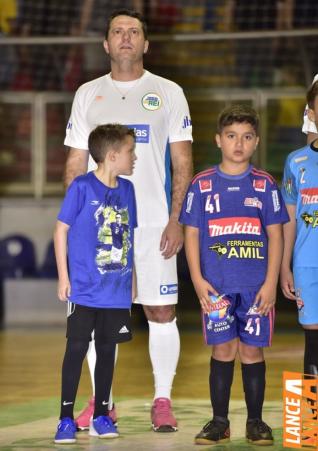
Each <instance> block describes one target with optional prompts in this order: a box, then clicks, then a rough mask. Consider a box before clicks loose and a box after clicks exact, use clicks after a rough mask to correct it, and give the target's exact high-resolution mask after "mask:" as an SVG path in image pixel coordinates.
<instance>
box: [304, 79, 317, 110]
mask: <svg viewBox="0 0 318 451" xmlns="http://www.w3.org/2000/svg"><path fill="white" fill-rule="evenodd" d="M317 96H318V80H317V81H315V83H313V84H312V85H311V86H310V88H309V89H308V91H307V103H308V106H309V108H310V109H311V110H313V109H314V105H315V99H316V97H317Z"/></svg>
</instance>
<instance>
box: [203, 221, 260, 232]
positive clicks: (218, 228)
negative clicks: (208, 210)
mask: <svg viewBox="0 0 318 451" xmlns="http://www.w3.org/2000/svg"><path fill="white" fill-rule="evenodd" d="M208 227H209V235H210V236H221V235H239V234H242V235H260V234H261V222H260V220H259V218H248V217H233V218H220V219H210V220H209V221H208Z"/></svg>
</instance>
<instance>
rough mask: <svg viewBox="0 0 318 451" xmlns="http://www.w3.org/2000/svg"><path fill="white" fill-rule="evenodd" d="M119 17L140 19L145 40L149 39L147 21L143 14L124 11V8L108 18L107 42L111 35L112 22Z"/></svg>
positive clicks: (129, 10) (128, 10)
mask: <svg viewBox="0 0 318 451" xmlns="http://www.w3.org/2000/svg"><path fill="white" fill-rule="evenodd" d="M117 16H128V17H132V18H133V19H138V20H139V22H140V23H141V27H142V31H143V33H144V38H145V39H147V38H148V31H147V24H146V21H145V19H144V17H143V16H142V14H140V13H138V12H137V11H133V10H131V9H124V8H123V9H116V10H115V11H113V12H112V13H111V15H110V16H109V17H108V18H107V22H106V31H105V39H106V40H107V39H108V34H109V30H110V25H111V22H112V20H113V19H115V17H117Z"/></svg>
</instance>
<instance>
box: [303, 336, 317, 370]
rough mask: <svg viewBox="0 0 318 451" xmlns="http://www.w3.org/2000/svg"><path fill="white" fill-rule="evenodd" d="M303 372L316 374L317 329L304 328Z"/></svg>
mask: <svg viewBox="0 0 318 451" xmlns="http://www.w3.org/2000/svg"><path fill="white" fill-rule="evenodd" d="M304 331H305V353H304V373H305V374H315V375H317V374H318V329H304Z"/></svg>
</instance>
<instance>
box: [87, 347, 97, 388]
mask: <svg viewBox="0 0 318 451" xmlns="http://www.w3.org/2000/svg"><path fill="white" fill-rule="evenodd" d="M86 358H87V363H88V369H89V374H90V376H91V382H92V389H93V396H95V378H94V373H95V366H96V350H95V340H94V338H92V340H91V341H90V342H89V346H88V351H87V354H86Z"/></svg>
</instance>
